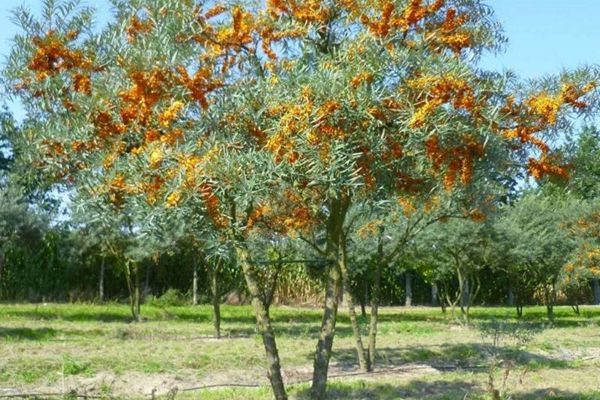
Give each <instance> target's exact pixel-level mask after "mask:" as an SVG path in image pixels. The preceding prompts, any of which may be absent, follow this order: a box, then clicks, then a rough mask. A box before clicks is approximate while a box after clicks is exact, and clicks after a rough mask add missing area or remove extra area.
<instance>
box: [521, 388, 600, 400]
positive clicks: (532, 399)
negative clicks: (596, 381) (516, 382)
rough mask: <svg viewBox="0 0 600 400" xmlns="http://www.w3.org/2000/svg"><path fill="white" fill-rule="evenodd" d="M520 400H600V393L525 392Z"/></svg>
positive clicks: (544, 390)
mask: <svg viewBox="0 0 600 400" xmlns="http://www.w3.org/2000/svg"><path fill="white" fill-rule="evenodd" d="M518 399H519V400H538V399H553V400H600V393H595V394H582V393H573V392H569V391H564V390H559V389H552V388H550V389H538V390H535V391H532V392H525V393H522V394H519V395H518Z"/></svg>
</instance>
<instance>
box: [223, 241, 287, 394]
mask: <svg viewBox="0 0 600 400" xmlns="http://www.w3.org/2000/svg"><path fill="white" fill-rule="evenodd" d="M236 239H237V240H236V249H235V250H236V255H237V260H238V262H239V263H240V266H241V267H242V271H243V273H244V278H245V279H246V284H247V286H248V291H249V292H250V295H251V296H252V306H253V307H254V314H255V316H256V325H257V328H258V330H259V332H260V334H261V336H262V340H263V345H264V346H265V352H266V354H267V367H268V377H269V381H270V382H271V388H272V389H273V395H274V396H275V399H276V400H287V394H286V392H285V386H284V383H283V375H282V374H281V362H280V360H279V352H278V350H277V343H276V341H275V333H274V332H273V327H272V326H271V319H270V317H269V309H268V308H267V307H266V306H265V304H264V303H263V301H262V295H261V291H260V286H259V283H258V278H257V276H256V273H255V271H254V269H253V266H252V264H251V260H250V254H249V253H248V250H247V249H246V247H245V245H244V243H240V241H241V240H243V239H241V238H239V237H238V238H236ZM213 275H216V274H213ZM213 305H214V303H213Z"/></svg>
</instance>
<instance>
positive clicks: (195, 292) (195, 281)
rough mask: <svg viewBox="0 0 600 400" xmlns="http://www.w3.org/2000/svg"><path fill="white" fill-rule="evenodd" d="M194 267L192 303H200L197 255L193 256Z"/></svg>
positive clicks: (194, 304)
mask: <svg viewBox="0 0 600 400" xmlns="http://www.w3.org/2000/svg"><path fill="white" fill-rule="evenodd" d="M192 262H193V263H194V265H193V269H194V274H193V276H192V305H193V306H197V305H198V264H197V263H196V257H195V256H194V257H193V261H192Z"/></svg>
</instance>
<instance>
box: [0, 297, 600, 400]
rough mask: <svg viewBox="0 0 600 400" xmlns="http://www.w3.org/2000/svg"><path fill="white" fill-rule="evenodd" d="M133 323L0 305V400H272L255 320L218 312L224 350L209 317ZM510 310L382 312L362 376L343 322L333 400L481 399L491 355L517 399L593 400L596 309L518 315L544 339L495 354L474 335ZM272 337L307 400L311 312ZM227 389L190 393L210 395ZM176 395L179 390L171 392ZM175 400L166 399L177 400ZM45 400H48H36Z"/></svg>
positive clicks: (283, 319)
mask: <svg viewBox="0 0 600 400" xmlns="http://www.w3.org/2000/svg"><path fill="white" fill-rule="evenodd" d="M142 314H143V315H144V317H145V319H146V320H145V321H144V322H143V323H130V317H129V311H128V308H127V307H126V306H123V305H116V304H111V305H103V306H100V305H85V304H82V305H79V304H76V305H57V304H48V305H41V304H40V305H0V398H2V395H9V394H17V393H68V392H70V391H72V390H75V391H76V392H77V394H85V393H87V394H93V395H96V396H102V397H106V398H120V399H138V398H139V399H142V398H148V399H149V398H151V397H152V391H153V390H154V391H155V394H156V397H157V398H173V397H174V398H176V399H270V398H271V396H270V389H269V387H267V386H266V385H267V383H268V382H267V378H266V369H265V366H264V350H263V348H262V343H261V340H260V337H259V336H258V335H257V334H256V333H255V330H254V319H253V314H252V310H251V308H250V307H246V306H224V307H223V311H222V314H223V315H222V316H223V322H222V328H223V334H224V336H225V337H224V338H222V339H220V340H216V339H213V338H211V337H210V335H211V334H212V326H211V319H210V318H211V314H210V308H209V307H205V306H199V307H169V308H164V309H161V308H153V307H143V308H142ZM514 315H515V313H514V311H513V310H512V309H508V308H475V309H474V310H473V312H472V323H471V324H470V327H464V326H462V325H460V324H458V323H457V322H456V321H454V320H452V319H450V318H448V317H446V316H444V315H443V314H442V313H441V311H440V310H439V309H433V308H431V309H430V308H413V309H408V310H407V309H402V308H393V309H392V308H390V309H385V308H384V309H383V310H382V315H381V323H380V336H379V340H378V349H379V352H378V354H377V358H378V369H377V370H376V371H375V372H374V373H371V374H367V375H361V374H357V365H356V363H355V359H356V357H355V353H354V347H353V340H352V334H351V330H350V327H349V321H348V318H347V315H346V314H345V313H343V312H342V313H341V315H340V317H339V321H338V328H337V336H336V339H335V343H334V354H333V358H332V363H331V367H330V376H332V378H331V380H330V386H329V387H330V397H331V398H332V399H486V398H491V396H490V395H489V394H488V393H487V390H486V388H487V382H488V370H489V365H490V361H489V355H490V353H491V352H492V351H493V350H494V349H496V350H500V351H502V357H503V358H504V359H506V360H507V361H508V362H509V363H510V365H511V366H510V367H509V368H508V369H507V368H505V367H499V368H498V370H497V372H496V374H495V377H496V380H497V386H498V387H500V386H502V381H503V375H504V374H505V371H506V370H508V371H509V375H508V378H507V380H506V383H505V385H504V387H505V391H506V392H508V394H510V396H512V397H510V398H512V399H542V398H555V399H586V400H591V399H599V400H600V307H583V308H582V310H581V315H579V316H577V315H575V314H574V313H573V311H572V310H571V309H570V308H568V307H559V308H558V309H557V310H556V321H555V323H554V324H553V325H552V326H549V325H548V324H547V322H546V319H545V309H543V308H541V307H532V308H526V309H525V316H524V320H525V321H527V322H528V324H529V325H528V326H530V327H535V328H536V329H539V331H537V332H536V333H535V335H534V336H533V337H532V339H531V340H530V341H528V342H527V343H525V344H513V342H511V341H506V342H503V343H501V346H500V347H498V346H496V347H494V346H493V345H492V341H491V339H490V338H489V337H483V336H482V334H481V331H480V328H479V326H480V325H481V324H485V323H491V321H494V319H495V318H506V319H507V321H508V322H509V323H511V324H515V323H516V322H517V320H516V319H515V318H514ZM272 316H273V319H274V325H275V328H276V331H277V334H278V340H279V342H278V345H279V349H280V355H281V358H282V363H283V366H284V373H285V377H286V380H287V382H288V384H289V392H290V397H291V398H298V399H303V398H307V391H308V388H309V383H307V381H309V380H310V377H311V371H312V356H313V351H314V348H315V344H316V337H317V332H318V327H319V322H320V313H319V311H318V310H312V309H299V308H288V307H274V309H273V310H272ZM218 384H236V385H242V386H243V385H247V386H259V387H233V388H210V389H206V388H205V389H199V390H188V389H194V388H198V387H203V386H206V385H218ZM175 388H176V389H175ZM175 391H177V393H176V394H175V395H174V396H173V394H174V392H175ZM40 398H44V396H40ZM65 398H69V397H68V396H66V397H65Z"/></svg>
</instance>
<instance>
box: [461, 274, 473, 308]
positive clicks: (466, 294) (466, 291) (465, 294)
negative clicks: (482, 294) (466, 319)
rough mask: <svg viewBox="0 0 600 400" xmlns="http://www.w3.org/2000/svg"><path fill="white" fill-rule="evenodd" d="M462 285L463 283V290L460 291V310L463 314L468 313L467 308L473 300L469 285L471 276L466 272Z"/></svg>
mask: <svg viewBox="0 0 600 400" xmlns="http://www.w3.org/2000/svg"><path fill="white" fill-rule="evenodd" d="M461 279H462V281H463V283H462V285H461V291H460V311H461V312H462V313H463V314H466V313H467V308H468V307H469V303H470V302H471V299H470V296H471V288H470V285H469V278H468V276H467V275H466V274H465V275H463V276H462V278H461Z"/></svg>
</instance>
